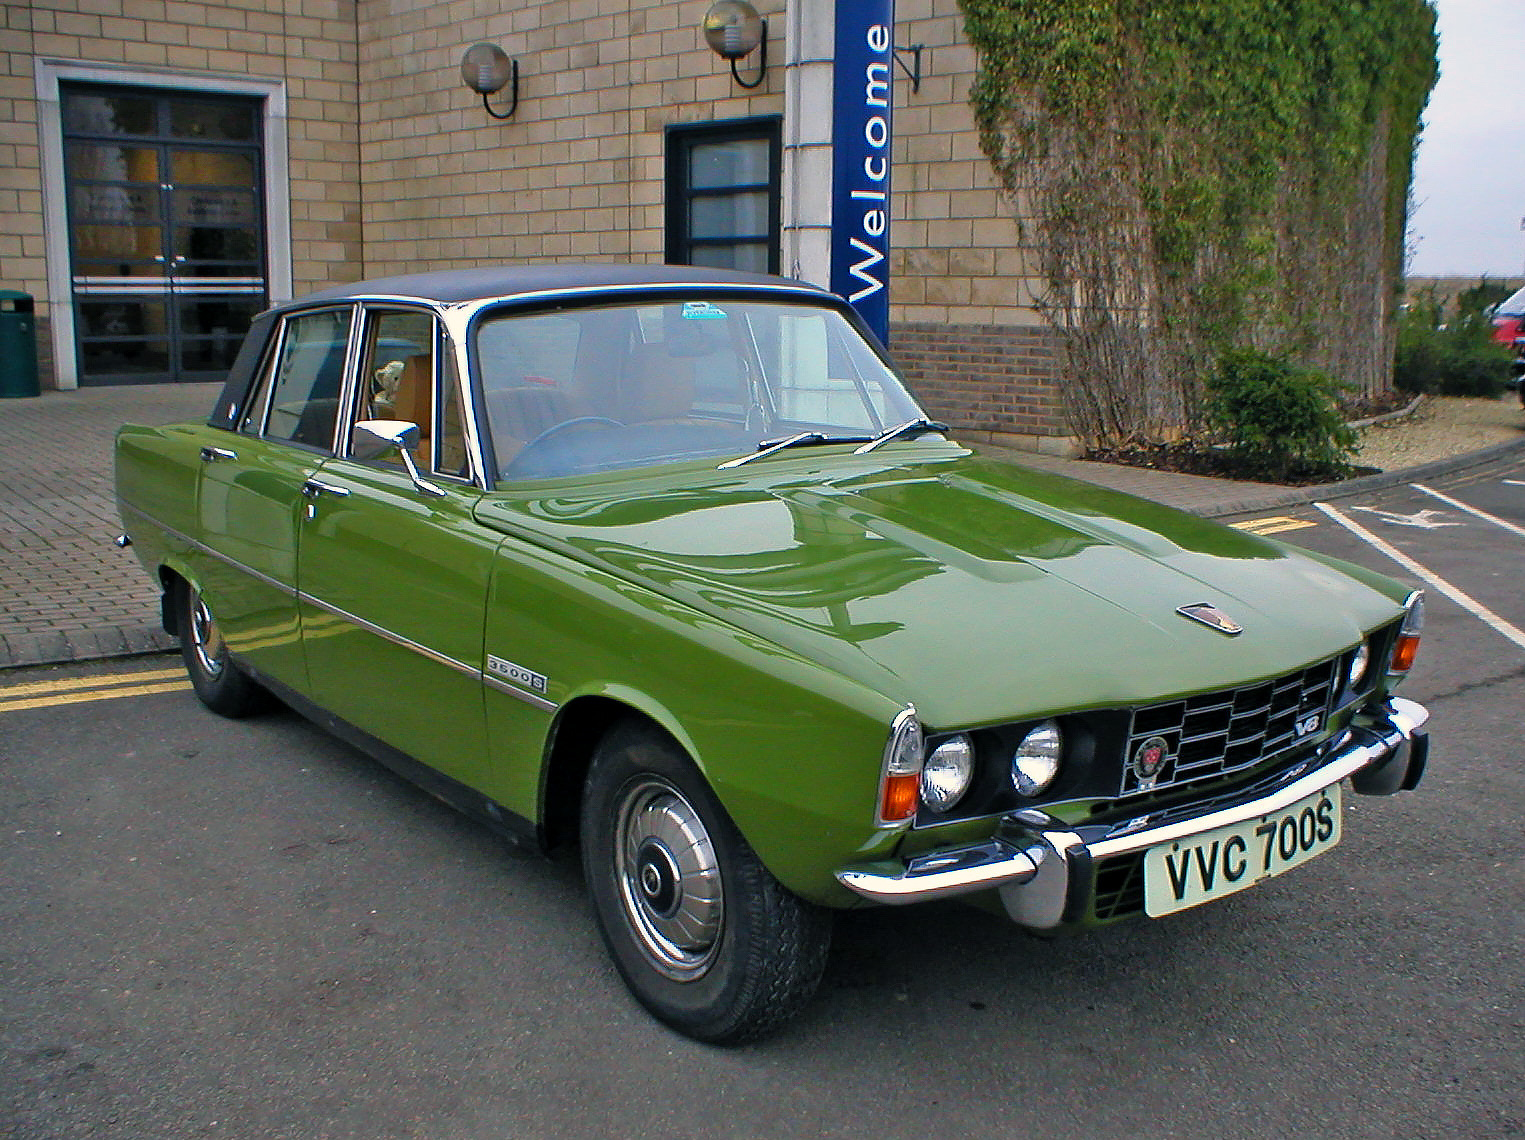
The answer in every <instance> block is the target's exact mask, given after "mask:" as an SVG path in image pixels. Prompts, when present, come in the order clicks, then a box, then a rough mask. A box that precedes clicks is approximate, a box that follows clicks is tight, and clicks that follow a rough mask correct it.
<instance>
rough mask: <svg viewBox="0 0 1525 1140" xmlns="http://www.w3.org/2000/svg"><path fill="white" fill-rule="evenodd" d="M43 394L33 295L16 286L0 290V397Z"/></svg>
mask: <svg viewBox="0 0 1525 1140" xmlns="http://www.w3.org/2000/svg"><path fill="white" fill-rule="evenodd" d="M41 394H42V389H41V387H40V385H39V384H38V382H37V318H36V317H35V316H33V314H32V296H31V294H30V293H18V292H17V291H16V290H14V289H0V397H10V396H38V395H41Z"/></svg>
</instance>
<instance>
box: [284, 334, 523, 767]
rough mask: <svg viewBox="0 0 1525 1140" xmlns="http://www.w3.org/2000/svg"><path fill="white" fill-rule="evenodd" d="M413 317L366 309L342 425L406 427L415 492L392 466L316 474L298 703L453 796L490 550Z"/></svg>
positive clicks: (456, 427)
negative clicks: (304, 673)
mask: <svg viewBox="0 0 1525 1140" xmlns="http://www.w3.org/2000/svg"><path fill="white" fill-rule="evenodd" d="M445 345H446V341H445V337H444V333H443V331H442V329H441V327H440V324H439V321H438V319H437V318H436V317H435V315H434V314H433V313H432V312H430V311H429V310H427V309H422V308H404V307H370V308H368V309H367V310H366V311H365V312H364V314H363V320H362V325H361V333H360V348H359V360H360V371H359V376H358V383H357V385H356V389H357V390H356V392H355V393H354V395H353V396H352V408H351V413H350V417H349V418H350V419H385V420H406V421H408V422H410V423H415V424H417V425H418V427H419V435H420V438H419V443H418V446H417V448H415V449H414V455H413V457H414V462H415V464H416V466H417V468H418V471H419V473H420V476H421V477H422V480H423V481H424V482H426V483H427V487H424V486H420V484H419V483H416V482H415V481H414V478H413V476H412V475H411V474H410V473H409V471H408V470H407V468H406V467H405V466H404V464H403V462H402V460H401V457H400V456H398V455H395V454H393V455H388V456H383V457H382V458H381V459H379V460H373V461H365V462H362V461H360V460H358V459H354V458H349V457H348V456H347V449H346V448H342V447H341V448H340V452H341V454H340V455H339V456H338V457H337V458H334V459H330V460H329V461H328V462H326V463H324V464H323V466H322V469H321V470H320V471H319V472H318V473H317V475H316V476H315V480H314V482H315V485H316V493H315V495H314V496H313V498H312V499H311V500H310V501H309V504H308V515H307V517H306V518H305V519H304V521H303V524H302V533H301V543H300V550H299V564H298V579H299V581H300V583H301V614H302V631H303V639H304V642H305V644H306V650H307V665H308V670H309V674H310V676H311V688H312V693H313V695H314V697H315V699H316V700H317V702H318V703H319V704H320V705H322V706H323V707H324V708H325V709H327V710H329V711H331V712H333V713H335V714H336V715H338V716H340V717H342V718H343V719H344V720H346V721H348V722H349V723H351V724H353V725H355V726H357V727H358V728H360V729H362V730H363V731H365V732H367V733H369V734H370V735H372V736H375V737H377V738H379V739H381V740H382V741H384V742H386V743H387V744H390V745H392V746H393V747H395V748H397V749H400V750H401V751H403V752H405V753H407V754H408V755H409V756H411V757H413V758H414V759H416V760H420V761H422V762H423V763H425V764H427V765H428V766H429V767H431V768H434V769H436V770H438V771H440V772H443V773H444V774H446V775H447V776H450V777H452V778H453V779H455V780H458V781H460V782H462V783H465V784H468V785H471V786H473V787H477V788H482V787H483V786H484V783H485V778H486V774H487V772H488V765H487V748H486V741H485V737H486V732H485V714H484V712H483V704H482V683H481V661H482V615H483V611H484V606H485V604H486V596H487V581H488V576H489V571H490V569H491V566H492V560H493V556H494V551H495V550H496V548H497V545H498V540H497V538H496V537H495V536H494V535H492V534H491V532H488V531H486V530H484V529H483V528H481V527H480V526H478V525H477V524H476V522H475V521H474V520H473V517H472V511H473V508H474V507H475V505H476V501H477V498H478V497H479V496H480V494H481V491H480V489H479V488H478V487H477V485H476V484H475V483H474V481H473V478H472V476H473V471H472V467H471V463H470V461H469V459H468V451H469V449H468V445H467V438H466V435H465V433H464V431H463V428H462V417H461V407H462V405H461V399H460V391H459V384H458V382H457V377H456V373H455V370H454V368H453V367H452V366H451V364H450V361H451V359H452V358H451V356H450V354H449V353H448V352H446V351H444V349H445Z"/></svg>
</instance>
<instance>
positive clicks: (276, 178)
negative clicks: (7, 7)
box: [36, 59, 291, 389]
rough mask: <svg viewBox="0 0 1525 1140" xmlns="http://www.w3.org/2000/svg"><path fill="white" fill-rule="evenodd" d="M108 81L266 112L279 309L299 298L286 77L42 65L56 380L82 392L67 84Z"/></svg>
mask: <svg viewBox="0 0 1525 1140" xmlns="http://www.w3.org/2000/svg"><path fill="white" fill-rule="evenodd" d="M71 82H87V83H107V84H112V85H114V86H120V87H148V88H158V89H160V90H163V91H165V92H196V93H200V94H208V95H244V96H253V97H255V98H257V99H260V100H261V101H262V103H263V106H262V108H261V116H260V120H261V137H260V145H261V147H262V148H263V152H264V173H265V177H264V213H265V250H266V253H265V256H266V275H267V276H266V288H267V295H268V297H269V300H270V303H271V304H276V303H278V302H280V301H286V300H289V299H290V298H291V180H290V176H289V167H288V162H287V144H286V136H287V130H286V84H285V81H284V80H280V79H254V78H250V77H248V76H234V75H217V74H213V73H210V72H206V73H200V72H186V71H170V70H167V69H166V70H157V69H153V68H144V67H127V66H117V65H114V64H105V63H86V62H82V61H68V60H52V59H39V60H38V61H37V71H36V88H37V121H38V133H39V135H40V136H41V138H40V141H41V144H42V212H43V227H44V229H43V232H44V248H45V259H46V261H47V271H48V298H47V299H48V302H49V304H48V315H49V318H50V319H49V325H50V326H51V330H52V341H53V361H54V364H53V373H54V381H55V383H56V384H57V386H58V387H59V388H60V389H75V388H78V387H79V367H78V361H77V359H76V357H75V339H74V304H73V297H74V294H73V283H72V280H71V278H70V262H69V217H68V201H67V197H66V194H67V185H66V183H65V180H64V139H63V111H62V105H61V100H60V93H59V86H60V84H62V83H71Z"/></svg>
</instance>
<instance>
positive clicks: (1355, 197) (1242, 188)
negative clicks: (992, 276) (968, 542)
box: [960, 0, 1436, 444]
mask: <svg viewBox="0 0 1525 1140" xmlns="http://www.w3.org/2000/svg"><path fill="white" fill-rule="evenodd" d="M960 6H961V8H962V10H963V14H964V19H965V24H966V27H967V30H968V34H969V37H970V40H971V42H973V44H974V45H975V47H976V48H977V49H978V51H979V57H980V65H979V70H978V73H977V76H976V80H975V83H974V85H973V87H972V89H971V93H970V99H971V102H972V104H973V107H974V112H975V118H976V122H977V124H978V126H979V129H980V137H981V143H982V145H983V147H984V150H985V153H986V154H987V156H988V157H989V158H990V161H991V163H992V165H993V166H994V168H995V170H996V172H997V175H998V176H999V178H1000V180H1001V183H1002V185H1003V187H1004V188H1005V190H1006V191H1007V194H1008V196H1009V199H1010V201H1011V203H1012V206H1013V209H1014V212H1015V215H1016V218H1017V220H1018V222H1019V223H1020V230H1019V232H1020V234H1021V241H1022V243H1023V245H1024V247H1025V249H1026V250H1027V252H1028V254H1029V258H1030V261H1031V263H1032V264H1033V265H1034V267H1035V270H1036V271H1037V273H1039V274H1040V275H1041V277H1042V279H1043V283H1044V286H1045V288H1044V290H1043V291H1042V298H1041V301H1040V306H1041V308H1042V310H1043V312H1044V315H1045V316H1046V317H1047V319H1048V320H1049V321H1050V322H1051V323H1052V324H1053V325H1054V326H1055V327H1056V328H1057V329H1058V330H1059V331H1060V332H1061V333H1062V334H1063V336H1064V338H1065V342H1066V345H1067V351H1068V359H1067V366H1066V375H1067V378H1068V379H1067V383H1066V400H1067V407H1068V410H1069V414H1070V417H1071V421H1072V424H1073V426H1074V428H1075V430H1076V431H1077V432H1078V433H1079V434H1081V435H1082V436H1084V437H1086V438H1088V439H1090V440H1092V441H1093V442H1097V443H1102V444H1117V443H1121V442H1125V441H1127V440H1130V439H1136V438H1140V437H1146V438H1158V437H1160V436H1161V435H1164V434H1169V433H1172V432H1176V431H1179V430H1181V429H1182V428H1185V429H1186V430H1188V431H1190V430H1193V429H1198V428H1202V427H1205V426H1206V425H1207V417H1206V413H1205V411H1204V405H1203V397H1202V384H1203V378H1204V377H1206V376H1207V375H1209V374H1211V373H1212V371H1213V369H1214V368H1215V367H1216V364H1217V362H1218V361H1219V360H1220V359H1221V358H1222V357H1223V356H1224V355H1225V354H1227V353H1230V352H1233V351H1235V350H1239V349H1256V350H1260V351H1264V352H1269V353H1273V354H1276V355H1278V356H1285V357H1288V358H1291V359H1295V360H1297V361H1299V362H1300V363H1301V364H1302V365H1304V366H1306V367H1310V368H1314V369H1316V370H1318V371H1320V372H1322V373H1326V374H1328V375H1330V376H1332V377H1334V378H1335V379H1336V380H1338V381H1339V382H1340V383H1341V384H1342V385H1346V386H1350V387H1355V388H1359V389H1364V390H1367V391H1376V390H1380V389H1383V388H1385V387H1386V386H1387V385H1388V381H1389V376H1390V369H1391V361H1392V345H1393V326H1392V320H1391V314H1392V311H1393V307H1394V301H1395V299H1396V296H1397V290H1398V284H1399V279H1400V277H1401V273H1402V258H1403V247H1404V229H1405V224H1406V207H1407V203H1408V189H1409V182H1410V177H1411V170H1412V159H1413V152H1414V146H1415V142H1416V139H1417V136H1418V131H1419V116H1420V113H1421V111H1422V110H1423V108H1424V104H1425V102H1426V100H1427V99H1428V97H1429V91H1430V88H1431V87H1432V86H1433V84H1434V81H1435V77H1436V64H1435V46H1436V41H1435V21H1434V10H1433V8H1432V7H1431V6H1430V4H1429V3H1427V2H1426V0H960Z"/></svg>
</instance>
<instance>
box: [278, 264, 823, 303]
mask: <svg viewBox="0 0 1525 1140" xmlns="http://www.w3.org/2000/svg"><path fill="white" fill-rule="evenodd" d="M642 285H650V286H654V287H656V288H662V287H663V286H672V285H712V286H722V287H731V288H736V287H743V288H745V287H748V286H771V287H773V288H775V289H776V288H780V287H785V288H793V289H798V290H802V291H807V292H813V293H817V294H820V295H822V296H829V295H830V294H827V293H826V292H825V291H824V290H822V289H818V288H816V287H815V286H814V285H809V284H806V283H805V282H803V281H792V280H789V279H787V278H783V277H768V276H765V275H763V274H760V273H736V272H732V271H730V270H725V269H704V268H701V267H698V266H691V265H634V264H629V263H623V264H596V263H591V262H589V263H582V262H578V263H546V264H530V265H517V266H501V267H499V266H495V267H491V268H486V269H444V270H437V271H435V272H431V273H411V274H405V275H403V276H400V277H378V278H375V279H373V280H369V281H360V282H356V283H355V284H353V285H336V286H333V287H332V288H329V289H323V290H320V291H319V292H316V293H309V294H307V295H306V296H303V297H298V298H296V299H295V300H292V301H287V302H284V303H282V304H280V305H277V306H275V307H276V308H277V309H286V308H290V307H293V306H305V305H310V304H313V303H318V302H323V301H344V300H350V299H352V298H356V297H406V298H415V299H417V300H423V301H438V302H443V303H446V304H452V303H456V302H461V301H479V300H485V299H487V298H493V297H514V296H521V295H527V294H536V293H546V292H556V291H560V290H592V291H596V290H598V289H600V288H618V289H629V288H632V287H639V286H642Z"/></svg>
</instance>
